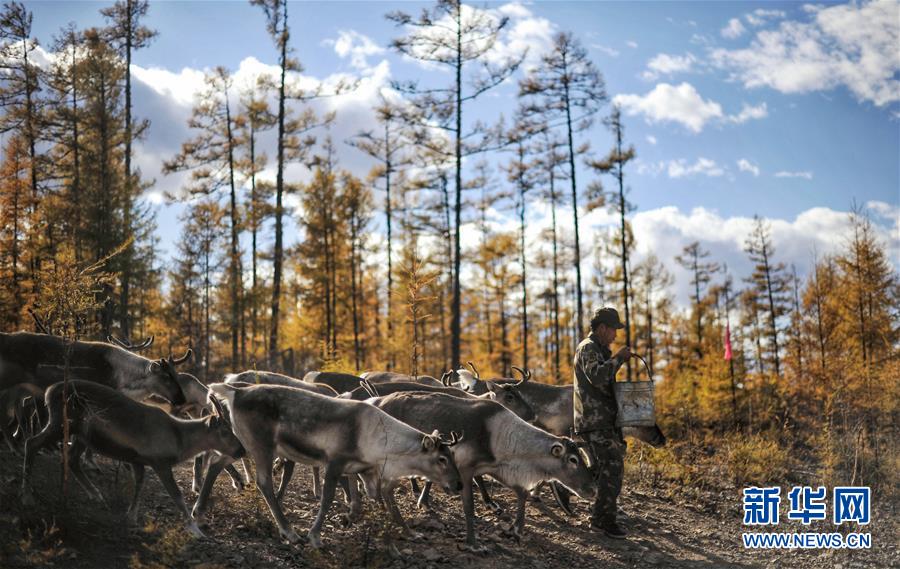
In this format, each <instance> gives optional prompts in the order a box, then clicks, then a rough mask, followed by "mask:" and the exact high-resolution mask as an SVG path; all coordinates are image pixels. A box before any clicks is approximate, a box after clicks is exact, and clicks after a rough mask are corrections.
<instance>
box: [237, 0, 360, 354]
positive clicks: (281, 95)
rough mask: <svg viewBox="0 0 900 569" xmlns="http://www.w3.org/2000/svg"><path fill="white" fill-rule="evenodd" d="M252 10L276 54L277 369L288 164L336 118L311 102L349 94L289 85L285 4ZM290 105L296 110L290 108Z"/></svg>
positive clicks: (337, 88)
mask: <svg viewBox="0 0 900 569" xmlns="http://www.w3.org/2000/svg"><path fill="white" fill-rule="evenodd" d="M250 3H251V4H252V5H254V6H259V7H260V8H262V10H263V12H264V14H265V16H266V30H267V31H268V32H269V35H270V36H271V37H272V39H273V41H274V42H275V47H276V49H277V50H278V79H277V81H276V86H277V89H278V96H277V101H278V109H277V111H275V122H276V123H277V125H278V126H277V138H276V141H277V151H276V157H275V208H274V211H273V217H274V219H275V243H274V246H273V251H272V302H271V320H270V323H269V346H268V350H269V353H268V358H267V359H268V361H269V365H276V363H277V361H278V356H279V354H280V351H279V348H278V338H279V336H278V325H279V322H280V318H281V294H282V290H281V288H282V281H283V279H284V195H285V192H286V191H288V190H289V189H290V187H289V186H287V185H286V184H285V180H284V170H285V167H286V165H287V164H288V163H289V162H300V163H305V162H307V161H308V160H309V154H310V151H311V150H312V148H313V146H314V145H315V144H316V139H315V137H314V136H312V135H311V132H312V131H314V130H315V129H317V128H319V127H322V126H326V125H328V124H331V122H332V121H333V120H334V114H333V113H332V114H328V115H325V116H324V117H319V116H318V115H316V113H315V112H314V111H313V110H312V109H311V108H309V106H308V104H309V103H310V102H311V101H313V100H314V99H317V98H320V97H325V96H331V95H337V94H340V93H342V92H344V91H346V90H347V89H349V88H352V86H351V85H350V84H347V83H345V82H338V83H337V84H336V85H334V86H333V89H332V90H331V91H330V92H328V93H325V92H324V85H318V86H317V87H316V88H314V89H313V90H311V91H307V90H304V89H302V88H300V87H298V86H297V85H296V83H295V82H291V84H288V81H289V79H291V78H292V76H294V75H296V74H298V73H300V72H302V71H303V67H302V66H301V65H300V62H299V61H298V60H297V59H296V58H294V57H291V53H292V51H293V50H292V49H291V48H290V46H289V45H288V43H289V40H290V28H289V27H288V11H287V0H250ZM288 102H294V103H296V104H297V105H299V106H300V107H301V108H300V109H299V110H296V109H293V108H291V107H289V106H288Z"/></svg>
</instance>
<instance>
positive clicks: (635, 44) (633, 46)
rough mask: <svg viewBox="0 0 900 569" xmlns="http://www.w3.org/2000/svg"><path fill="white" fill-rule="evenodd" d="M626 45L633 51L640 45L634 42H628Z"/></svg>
mask: <svg viewBox="0 0 900 569" xmlns="http://www.w3.org/2000/svg"><path fill="white" fill-rule="evenodd" d="M625 45H627V46H628V47H630V48H631V49H637V46H638V43H637V42H636V41H634V40H628V41H627V42H625Z"/></svg>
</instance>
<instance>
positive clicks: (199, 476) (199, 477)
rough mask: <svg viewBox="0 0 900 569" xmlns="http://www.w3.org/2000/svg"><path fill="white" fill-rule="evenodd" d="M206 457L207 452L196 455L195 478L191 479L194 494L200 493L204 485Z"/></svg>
mask: <svg viewBox="0 0 900 569" xmlns="http://www.w3.org/2000/svg"><path fill="white" fill-rule="evenodd" d="M205 458H206V453H203V454H198V455H197V456H195V457H194V478H193V480H192V481H191V491H192V492H193V493H194V494H199V493H200V488H201V487H202V486H203V467H204V464H203V463H204V462H205V461H204V459H205Z"/></svg>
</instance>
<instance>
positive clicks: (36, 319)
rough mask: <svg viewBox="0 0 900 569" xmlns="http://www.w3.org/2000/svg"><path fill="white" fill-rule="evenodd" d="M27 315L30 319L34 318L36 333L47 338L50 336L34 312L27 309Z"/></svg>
mask: <svg viewBox="0 0 900 569" xmlns="http://www.w3.org/2000/svg"><path fill="white" fill-rule="evenodd" d="M28 314H31V317H32V318H34V325H35V326H36V327H37V329H38V331H39V332H40V333H41V334H47V335H48V336H51V335H52V334H50V331H49V330H47V327H46V326H44V323H43V322H42V321H41V319H40V318H38V315H37V313H35V311H34V310H32V309H30V308H29V309H28Z"/></svg>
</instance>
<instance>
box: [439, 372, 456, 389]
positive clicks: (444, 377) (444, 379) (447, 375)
mask: <svg viewBox="0 0 900 569" xmlns="http://www.w3.org/2000/svg"><path fill="white" fill-rule="evenodd" d="M452 378H453V370H452V369H448V370H447V371H445V372H444V373H442V374H441V385H443V386H444V387H453V386H452V385H451V381H450V380H451V379H452Z"/></svg>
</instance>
